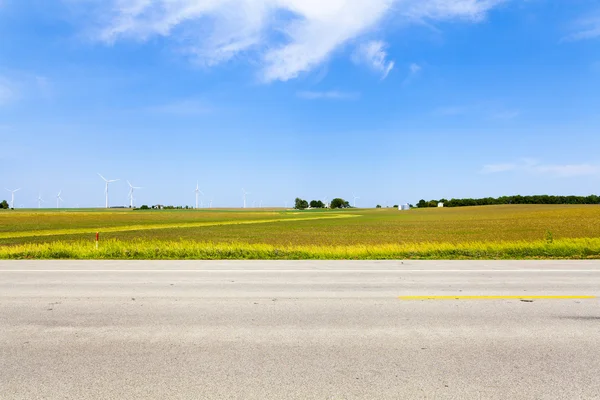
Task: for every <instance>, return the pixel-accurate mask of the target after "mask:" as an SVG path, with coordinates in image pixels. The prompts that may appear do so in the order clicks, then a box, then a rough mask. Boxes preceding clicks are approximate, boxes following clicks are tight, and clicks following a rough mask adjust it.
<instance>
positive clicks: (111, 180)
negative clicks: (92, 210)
mask: <svg viewBox="0 0 600 400" xmlns="http://www.w3.org/2000/svg"><path fill="white" fill-rule="evenodd" d="M98 175H100V173H99V172H98ZM100 178H102V179H103V180H104V182H106V189H104V193H106V208H108V184H109V183H112V182H116V181H118V179H110V180H108V179H106V178H105V177H103V176H102V175H100Z"/></svg>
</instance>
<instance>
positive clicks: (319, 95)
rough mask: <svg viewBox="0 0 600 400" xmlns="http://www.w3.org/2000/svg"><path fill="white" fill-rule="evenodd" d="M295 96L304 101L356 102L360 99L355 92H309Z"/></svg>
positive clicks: (298, 93)
mask: <svg viewBox="0 0 600 400" xmlns="http://www.w3.org/2000/svg"><path fill="white" fill-rule="evenodd" d="M296 96H298V97H300V98H301V99H306V100H317V99H330V100H356V99H358V98H359V97H360V94H359V93H356V92H339V91H337V90H331V91H327V92H315V91H310V90H305V91H300V92H297V93H296Z"/></svg>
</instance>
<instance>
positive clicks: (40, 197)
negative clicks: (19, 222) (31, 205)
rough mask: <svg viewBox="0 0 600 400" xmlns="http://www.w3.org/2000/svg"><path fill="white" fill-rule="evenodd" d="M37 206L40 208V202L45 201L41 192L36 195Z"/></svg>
mask: <svg viewBox="0 0 600 400" xmlns="http://www.w3.org/2000/svg"><path fill="white" fill-rule="evenodd" d="M37 200H38V208H42V203H45V201H44V199H42V194H41V193H40V194H39V195H38V199H37Z"/></svg>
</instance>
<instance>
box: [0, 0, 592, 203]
mask: <svg viewBox="0 0 600 400" xmlns="http://www.w3.org/2000/svg"><path fill="white" fill-rule="evenodd" d="M599 89H600V3H598V2H597V1H596V0H562V1H561V0H369V1H364V0H328V1H323V0H319V1H317V0H0V137H1V138H0V171H1V173H0V190H2V192H3V193H4V196H0V199H3V198H6V199H7V200H9V201H10V193H9V192H7V191H6V190H4V189H5V188H7V189H11V190H12V189H17V188H21V190H20V191H18V192H16V193H15V206H16V207H37V205H38V200H37V199H38V197H39V196H40V195H41V197H42V198H43V199H44V200H45V203H43V204H42V205H43V206H45V207H55V206H56V196H57V194H58V192H59V191H61V198H62V199H63V202H61V203H60V205H61V207H95V206H103V205H104V201H105V197H104V181H103V180H102V179H101V178H100V177H99V176H98V173H100V174H102V175H103V176H104V177H106V178H107V179H119V181H117V182H114V183H111V184H110V189H109V193H110V204H111V205H126V204H127V205H128V204H129V200H128V191H129V187H128V183H127V180H129V181H130V182H131V183H132V184H133V185H135V186H139V187H142V188H141V189H139V190H137V191H136V192H135V199H136V200H135V201H136V204H137V205H141V204H173V205H190V206H191V205H193V204H194V202H195V194H194V189H195V187H196V182H198V184H199V188H200V190H201V191H202V192H203V193H204V196H201V201H202V203H203V205H204V206H207V205H208V204H209V202H210V201H211V200H212V205H213V207H241V206H242V204H243V203H242V202H243V199H242V188H243V189H245V190H246V191H247V192H249V194H248V195H247V205H248V206H252V205H255V206H259V205H261V204H262V206H264V207H266V206H285V205H286V202H287V205H288V206H290V205H292V204H293V201H294V199H295V198H296V197H301V198H303V199H307V200H309V201H310V200H312V199H320V200H323V199H325V198H328V199H331V198H333V197H342V198H344V199H346V200H350V202H351V203H353V202H354V198H353V196H356V197H357V199H356V205H357V206H359V207H374V206H375V205H376V204H381V205H383V206H386V205H389V206H392V205H394V204H401V203H407V202H408V203H413V204H414V203H416V202H418V201H419V199H427V200H429V199H440V198H448V199H449V198H464V197H473V198H476V197H488V196H493V197H497V196H502V195H515V194H521V195H527V194H552V195H571V194H574V195H588V194H592V193H596V194H600V151H599V150H598V149H600V112H598V110H600V90H599Z"/></svg>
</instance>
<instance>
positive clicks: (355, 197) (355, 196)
mask: <svg viewBox="0 0 600 400" xmlns="http://www.w3.org/2000/svg"><path fill="white" fill-rule="evenodd" d="M352 197H354V208H356V199H360V197H358V196H357V195H355V194H354V193H352Z"/></svg>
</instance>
